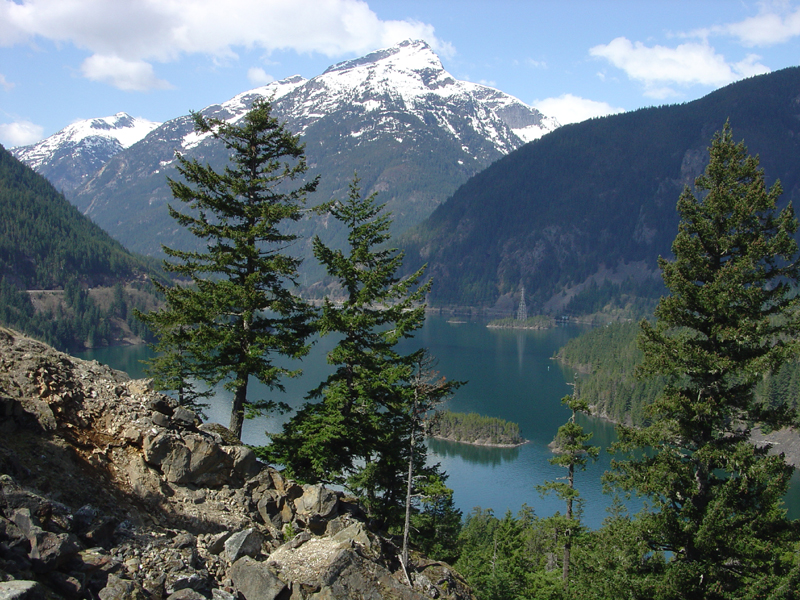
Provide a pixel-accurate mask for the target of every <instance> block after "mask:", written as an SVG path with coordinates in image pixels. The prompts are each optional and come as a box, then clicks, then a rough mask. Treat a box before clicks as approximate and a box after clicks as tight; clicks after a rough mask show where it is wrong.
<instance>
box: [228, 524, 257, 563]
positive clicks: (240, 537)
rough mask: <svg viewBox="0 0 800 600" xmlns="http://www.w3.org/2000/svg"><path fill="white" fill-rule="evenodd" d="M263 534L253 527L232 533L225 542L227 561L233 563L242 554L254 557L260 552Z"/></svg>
mask: <svg viewBox="0 0 800 600" xmlns="http://www.w3.org/2000/svg"><path fill="white" fill-rule="evenodd" d="M263 543H264V536H263V535H261V533H260V532H258V531H257V530H255V529H253V528H252V527H251V528H250V529H245V530H244V531H240V532H238V533H234V534H233V535H232V536H231V537H229V538H228V540H227V541H226V542H225V556H226V558H227V559H228V561H229V562H231V563H234V562H236V561H237V560H239V559H240V558H241V557H243V556H249V557H251V558H255V557H256V556H258V554H259V553H260V552H261V547H262V545H263Z"/></svg>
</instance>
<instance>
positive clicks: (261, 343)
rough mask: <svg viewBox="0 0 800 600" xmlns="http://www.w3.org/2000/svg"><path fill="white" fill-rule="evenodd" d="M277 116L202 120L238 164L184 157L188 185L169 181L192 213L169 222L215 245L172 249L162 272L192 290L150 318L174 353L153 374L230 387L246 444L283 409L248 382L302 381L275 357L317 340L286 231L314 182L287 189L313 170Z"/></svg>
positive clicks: (180, 290) (169, 295)
mask: <svg viewBox="0 0 800 600" xmlns="http://www.w3.org/2000/svg"><path fill="white" fill-rule="evenodd" d="M270 110H271V107H270V104H269V102H267V101H266V100H256V101H255V102H254V104H253V108H252V110H251V111H250V112H248V113H247V115H246V116H245V117H243V118H242V119H241V120H240V121H238V122H237V124H236V125H230V124H228V123H226V122H224V121H221V120H218V119H205V118H203V117H202V116H201V115H200V114H197V113H194V120H195V126H196V129H197V131H198V132H201V133H211V134H212V135H213V136H214V137H216V138H217V139H219V140H220V141H222V143H223V144H224V145H225V148H227V150H228V151H229V152H231V157H230V164H229V165H228V166H227V167H226V168H225V170H224V171H223V172H222V173H218V172H216V171H214V170H213V169H212V168H211V167H209V166H207V165H206V166H204V165H201V164H200V163H199V162H198V161H197V160H193V161H189V160H187V159H185V158H183V157H181V156H180V155H178V163H179V167H178V171H179V173H180V174H181V175H182V176H183V177H184V179H185V180H186V181H187V182H188V185H187V183H181V182H177V181H172V180H170V187H171V189H172V193H173V195H174V196H175V198H176V199H177V200H179V201H181V202H183V203H184V205H185V206H186V207H188V208H189V209H192V211H193V212H191V213H188V212H187V213H182V212H179V211H177V210H175V209H173V208H171V207H170V214H171V215H172V217H173V218H174V219H175V220H176V221H177V222H178V223H179V224H180V225H181V226H182V227H185V228H187V229H188V230H189V231H190V232H191V233H192V234H193V235H194V236H196V237H197V238H199V239H201V240H204V241H205V242H204V243H206V244H207V246H206V250H204V251H197V252H186V251H182V250H176V249H171V248H164V251H165V252H166V253H167V255H168V256H169V257H170V258H171V259H173V260H174V261H175V262H170V261H165V263H164V268H165V269H166V270H167V271H169V272H171V273H175V274H177V275H178V276H180V277H183V278H187V279H189V280H190V281H191V285H185V286H175V287H166V286H162V288H161V289H162V291H163V292H164V295H165V296H166V300H167V306H166V307H165V308H164V309H163V310H159V311H157V312H151V313H149V314H147V315H143V316H142V318H143V319H144V320H145V321H146V322H147V324H148V325H150V326H151V327H152V328H153V329H154V330H155V331H156V332H157V333H158V335H159V342H158V344H156V346H155V348H156V349H157V350H158V351H160V352H163V353H166V354H167V359H165V360H157V361H154V362H153V363H151V366H150V368H151V371H154V372H155V373H156V374H157V376H159V381H161V382H162V383H164V384H165V385H168V386H173V385H178V386H183V385H184V384H183V383H181V382H182V381H185V380H184V379H183V377H184V376H185V375H187V374H189V373H191V374H192V375H193V376H194V377H196V378H199V379H202V380H203V381H205V382H206V383H207V384H208V385H209V386H213V385H216V384H218V383H220V382H222V381H225V387H226V389H229V390H231V391H232V392H233V406H232V408H231V424H230V429H231V431H232V432H233V433H234V435H236V436H237V437H239V438H241V435H242V424H243V420H244V417H245V412H246V411H247V412H249V413H253V412H258V411H263V410H270V409H274V408H276V406H277V404H276V403H275V402H274V401H266V400H256V399H253V398H248V395H247V389H248V383H249V378H250V377H251V376H254V377H256V378H257V379H258V380H259V381H260V382H262V383H263V384H265V385H267V386H269V387H270V388H278V389H280V388H281V384H280V378H281V377H284V376H293V375H295V374H296V372H292V371H289V370H288V369H286V368H284V367H279V366H277V365H276V364H275V358H276V357H292V358H298V357H301V356H304V355H305V354H306V353H307V352H308V349H309V346H308V345H307V344H306V338H307V337H308V336H309V335H310V334H311V331H312V328H311V325H310V318H311V311H310V308H309V307H308V306H307V305H306V304H305V303H303V302H302V301H301V300H300V299H299V298H298V297H297V296H295V295H294V294H293V293H292V292H291V289H290V288H291V287H292V286H293V285H294V277H295V276H296V274H297V267H298V265H299V262H300V261H299V260H298V259H296V258H293V257H292V256H290V255H289V254H288V253H287V248H288V247H289V246H291V245H292V243H293V242H295V241H296V239H297V236H295V235H293V234H288V233H285V232H284V231H283V227H285V225H286V223H289V222H294V221H298V220H300V218H301V217H302V216H303V214H304V213H303V205H304V204H305V198H306V194H308V193H310V192H313V191H314V188H315V187H316V180H312V181H310V182H307V183H304V184H301V185H299V186H298V187H296V188H294V189H286V188H287V187H289V186H290V185H291V184H292V182H293V181H294V180H295V179H298V178H300V177H301V176H302V175H303V174H304V173H305V172H306V170H307V166H306V161H305V156H304V153H303V146H302V145H301V144H300V142H299V140H298V138H297V136H294V135H292V134H291V133H290V132H289V131H287V129H286V128H285V127H284V126H283V125H282V124H280V123H279V122H278V120H277V119H276V118H274V117H272V116H271V114H270ZM278 190H282V191H278ZM179 389H181V387H179Z"/></svg>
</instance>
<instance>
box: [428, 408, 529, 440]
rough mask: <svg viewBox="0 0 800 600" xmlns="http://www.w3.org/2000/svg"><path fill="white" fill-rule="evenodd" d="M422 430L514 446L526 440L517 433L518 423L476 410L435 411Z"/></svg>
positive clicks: (446, 437) (439, 435) (445, 436)
mask: <svg viewBox="0 0 800 600" xmlns="http://www.w3.org/2000/svg"><path fill="white" fill-rule="evenodd" d="M425 434H426V435H428V436H429V437H433V438H436V439H440V440H447V441H450V442H459V443H462V444H473V445H475V446H496V447H498V448H513V447H515V446H521V445H522V444H526V443H527V442H528V440H526V439H525V438H523V437H522V436H520V434H519V425H517V424H516V423H511V422H510V421H504V420H503V419H498V418H496V417H485V416H483V415H479V414H478V413H469V414H467V413H456V412H451V411H449V410H446V411H443V412H440V413H437V414H436V416H435V417H434V418H432V419H431V420H429V421H428V422H427V423H426V426H425Z"/></svg>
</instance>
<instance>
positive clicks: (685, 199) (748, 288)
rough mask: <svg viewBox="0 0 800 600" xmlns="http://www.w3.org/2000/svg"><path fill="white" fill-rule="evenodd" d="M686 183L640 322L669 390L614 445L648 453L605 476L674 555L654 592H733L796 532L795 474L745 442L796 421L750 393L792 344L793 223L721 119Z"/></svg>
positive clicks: (766, 573) (650, 358)
mask: <svg viewBox="0 0 800 600" xmlns="http://www.w3.org/2000/svg"><path fill="white" fill-rule="evenodd" d="M695 188H696V191H697V192H698V193H699V194H700V198H697V197H696V196H695V195H694V194H693V193H692V192H691V191H690V190H689V189H688V188H687V189H686V190H685V191H684V192H683V194H682V195H681V197H680V199H679V201H678V211H679V213H680V216H681V222H680V226H679V231H678V235H677V237H676V238H675V241H674V243H673V246H672V250H673V253H674V255H675V258H674V260H672V261H668V260H665V259H663V258H662V259H659V264H660V267H661V269H662V272H663V278H664V282H665V284H666V286H667V288H668V289H669V291H670V295H669V296H666V297H664V298H662V299H661V302H660V303H659V305H658V308H657V310H656V317H657V321H656V323H655V325H650V324H649V323H647V322H646V321H643V322H642V324H641V326H642V331H641V334H640V345H641V347H642V350H643V352H644V363H643V369H642V371H643V373H645V374H647V375H656V376H664V377H665V378H666V379H667V385H666V387H665V389H664V392H663V393H662V394H661V395H660V396H659V397H658V398H657V399H656V401H655V402H654V403H653V404H652V405H651V407H650V413H649V418H650V423H651V425H650V426H648V427H647V428H645V429H643V430H635V429H631V428H625V427H622V428H620V429H619V433H620V440H621V442H620V448H621V449H631V450H635V449H637V448H638V449H641V448H649V450H648V451H646V452H639V453H638V454H633V455H631V456H629V457H628V460H627V461H614V463H613V469H614V470H613V472H612V473H611V474H610V475H609V480H610V481H611V482H614V483H616V484H618V485H620V486H621V487H622V488H623V489H624V490H636V491H637V492H639V493H640V494H643V495H645V496H647V497H648V498H649V500H650V502H651V503H652V509H653V511H652V512H649V513H644V514H643V516H641V518H640V521H639V523H640V526H641V532H642V535H644V536H645V538H646V539H647V541H648V543H649V544H650V547H651V548H652V549H654V550H657V551H666V552H669V553H670V555H669V561H668V563H667V564H666V567H665V569H666V577H665V579H664V581H663V586H662V588H661V590H660V592H659V594H660V596H662V597H665V598H670V597H691V598H723V597H724V598H738V597H744V596H746V594H747V591H748V588H752V589H756V588H757V587H759V586H760V585H761V584H762V583H763V582H764V581H767V580H770V579H771V578H773V577H777V576H779V574H780V570H781V567H782V563H781V558H780V556H781V551H782V550H784V549H787V548H788V546H787V544H789V543H790V541H792V540H796V539H797V534H796V530H795V529H794V528H793V527H792V526H791V525H790V523H789V522H788V521H787V519H786V514H785V510H784V508H783V504H782V497H783V495H784V494H785V492H786V489H787V486H788V483H789V478H790V476H791V474H792V470H793V469H792V468H791V467H789V466H787V465H786V464H785V462H784V460H783V457H782V456H769V455H768V454H767V448H765V447H757V446H754V445H753V444H752V443H751V442H750V427H751V425H752V423H753V422H754V421H755V422H760V423H763V424H766V425H768V426H770V427H779V426H781V425H782V424H785V423H788V422H789V420H790V416H791V415H789V414H788V413H789V411H787V410H784V409H782V408H781V407H775V406H770V405H769V404H762V403H758V402H756V401H755V398H754V387H755V384H756V382H757V381H758V380H759V379H760V378H761V377H762V376H763V375H764V374H766V373H770V372H773V371H775V370H776V369H777V368H778V367H779V366H780V365H781V364H782V363H784V362H785V361H786V360H787V357H789V356H791V355H792V354H794V353H795V352H796V350H797V343H796V341H795V340H796V338H797V334H798V329H799V328H800V320H799V317H800V313H798V311H797V307H798V300H799V299H798V298H797V297H796V296H795V294H794V293H793V291H792V289H791V286H792V285H796V284H797V281H798V275H800V271H799V269H798V264H797V250H798V248H797V243H796V242H795V240H794V237H793V235H794V233H795V232H796V231H797V220H796V219H795V216H794V212H793V210H792V207H791V205H789V206H787V207H786V208H785V209H783V210H782V211H780V212H778V211H777V208H776V202H777V199H778V197H779V195H780V193H781V188H780V185H779V183H777V182H776V183H775V185H773V186H772V187H771V188H770V189H769V190H768V189H767V187H766V185H765V182H764V174H763V171H762V170H761V169H760V168H759V166H758V158H757V157H752V156H749V155H747V151H746V149H745V146H744V143H739V144H736V143H734V141H733V137H732V133H731V129H730V126H729V124H727V123H726V125H725V127H724V129H723V130H722V132H720V133H717V134H716V135H715V137H714V139H713V142H712V145H711V148H710V162H709V165H708V167H707V168H706V170H705V173H704V174H703V175H701V176H700V177H698V178H697V180H696V181H695Z"/></svg>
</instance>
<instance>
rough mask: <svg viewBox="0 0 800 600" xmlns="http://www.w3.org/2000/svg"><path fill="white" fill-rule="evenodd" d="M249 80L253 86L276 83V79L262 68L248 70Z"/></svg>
mask: <svg viewBox="0 0 800 600" xmlns="http://www.w3.org/2000/svg"><path fill="white" fill-rule="evenodd" d="M247 80H248V81H249V82H250V83H252V84H253V85H267V84H268V83H272V82H273V81H275V78H274V77H273V76H272V75H270V74H269V73H267V72H266V71H265V70H264V69H262V68H261V67H250V68H249V69H247Z"/></svg>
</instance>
